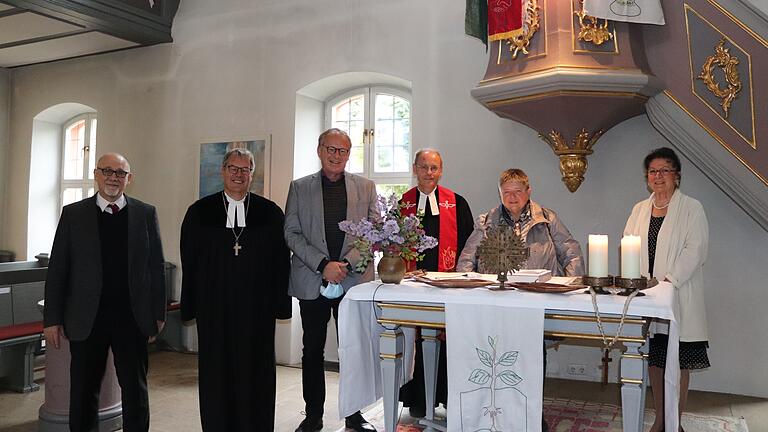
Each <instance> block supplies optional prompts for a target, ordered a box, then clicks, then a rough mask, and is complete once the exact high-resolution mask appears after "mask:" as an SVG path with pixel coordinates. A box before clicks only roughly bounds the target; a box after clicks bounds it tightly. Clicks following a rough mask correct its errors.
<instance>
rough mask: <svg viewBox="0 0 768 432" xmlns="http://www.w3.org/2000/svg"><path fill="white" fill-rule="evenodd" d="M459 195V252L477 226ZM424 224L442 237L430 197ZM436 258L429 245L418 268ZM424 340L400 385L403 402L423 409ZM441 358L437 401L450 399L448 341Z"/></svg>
mask: <svg viewBox="0 0 768 432" xmlns="http://www.w3.org/2000/svg"><path fill="white" fill-rule="evenodd" d="M438 191H439V189H437V190H435V198H437V200H436V201H437V202H440V196H439V195H438ZM454 194H455V195H456V231H457V235H456V240H457V242H456V246H457V255H461V250H462V249H464V245H465V244H466V243H467V239H468V238H469V236H470V235H471V234H472V231H473V229H474V223H475V222H474V219H473V218H472V210H470V208H469V204H468V203H467V200H465V199H464V197H462V196H461V195H459V194H457V193H455V192H454ZM420 195H421V192H418V190H417V193H416V202H418V199H419V196H420ZM421 223H422V225H424V231H425V232H426V234H427V235H428V236H432V237H434V238H436V239H439V238H440V215H437V216H435V215H433V214H432V209H431V207H430V205H429V200H427V206H426V208H424V217H423V218H422V220H421ZM437 258H438V248H436V247H434V248H432V249H427V250H426V251H425V252H424V259H423V260H421V261H418V262H416V268H419V269H424V270H426V271H437ZM422 358H423V353H422V349H421V344H420V343H418V341H417V343H416V354H415V359H414V362H415V364H414V369H413V379H412V380H410V381H408V382H407V383H406V384H405V385H404V386H403V387H402V388H401V389H400V400H401V401H402V402H403V405H405V406H407V407H414V408H416V409H417V410H418V409H423V408H424V404H425V396H424V363H423V360H422ZM438 360H439V362H438V374H437V394H436V396H435V403H436V404H437V403H443V404H445V403H447V402H448V378H447V376H448V375H447V363H446V349H445V343H444V342H443V346H442V347H441V349H440V356H439V359H438Z"/></svg>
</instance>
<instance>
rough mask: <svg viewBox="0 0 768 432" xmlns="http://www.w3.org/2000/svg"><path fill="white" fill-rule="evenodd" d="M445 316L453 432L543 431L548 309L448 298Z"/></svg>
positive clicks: (450, 426)
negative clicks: (452, 300)
mask: <svg viewBox="0 0 768 432" xmlns="http://www.w3.org/2000/svg"><path fill="white" fill-rule="evenodd" d="M445 320H446V328H447V332H446V334H447V338H448V340H447V346H448V358H449V359H450V361H449V362H448V389H449V393H448V432H456V431H462V432H469V431H478V430H489V431H505V432H514V431H520V432H525V431H528V432H539V431H540V430H541V408H542V380H543V375H542V374H543V361H544V359H543V352H542V347H543V340H542V338H543V329H544V309H529V308H518V309H515V310H514V311H510V309H509V308H505V307H500V306H481V305H464V304H452V303H448V302H446V305H445ZM469 322H471V325H468V323H469Z"/></svg>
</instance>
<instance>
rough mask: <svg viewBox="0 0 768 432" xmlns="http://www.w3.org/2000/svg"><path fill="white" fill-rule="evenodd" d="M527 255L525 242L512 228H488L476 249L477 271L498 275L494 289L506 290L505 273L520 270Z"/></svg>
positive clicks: (505, 226)
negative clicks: (496, 285) (496, 286)
mask: <svg viewBox="0 0 768 432" xmlns="http://www.w3.org/2000/svg"><path fill="white" fill-rule="evenodd" d="M529 254H530V251H529V250H528V248H527V247H526V246H525V242H524V241H523V239H522V238H521V237H520V235H519V234H518V233H516V232H515V230H514V229H512V227H510V226H508V225H499V226H497V227H494V228H489V229H488V232H487V233H486V237H485V238H484V239H483V241H481V242H480V245H479V246H478V247H477V256H478V270H479V271H480V272H481V273H496V274H498V276H499V277H498V281H499V287H498V288H496V289H501V290H503V289H506V288H505V287H504V282H506V281H507V272H508V271H512V272H515V271H517V270H520V269H521V268H522V267H523V263H525V261H526V260H527V259H528V256H529Z"/></svg>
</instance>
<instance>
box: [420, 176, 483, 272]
mask: <svg viewBox="0 0 768 432" xmlns="http://www.w3.org/2000/svg"><path fill="white" fill-rule="evenodd" d="M438 191H439V189H437V190H435V198H436V201H437V202H440V196H439V194H438ZM454 194H455V195H456V231H458V232H457V235H456V240H457V241H456V246H457V248H456V256H457V257H458V256H459V255H461V250H462V249H464V245H465V244H466V243H467V239H468V238H469V236H470V235H471V234H472V230H473V229H474V224H475V220H474V219H473V218H472V210H470V209H469V204H467V200H465V199H464V197H462V196H461V195H459V194H457V193H455V192H454ZM420 196H421V192H419V191H418V189H417V190H416V202H418V199H419V197H420ZM421 223H422V225H424V231H426V234H427V235H428V236H432V237H434V238H436V239H440V215H437V216H434V215H432V209H431V208H430V206H429V200H427V206H426V208H424V218H423V219H422V220H421ZM437 255H438V248H436V247H434V248H432V249H427V250H426V251H424V259H423V260H421V261H418V262H417V263H416V268H419V269H424V270H427V271H437Z"/></svg>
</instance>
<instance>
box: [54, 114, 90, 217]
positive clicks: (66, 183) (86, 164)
mask: <svg viewBox="0 0 768 432" xmlns="http://www.w3.org/2000/svg"><path fill="white" fill-rule="evenodd" d="M81 120H84V121H85V128H84V131H83V138H84V141H85V142H84V148H83V149H82V150H83V152H84V154H83V172H82V178H80V179H66V178H64V172H65V169H64V167H65V165H66V161H67V154H66V147H67V129H68V128H70V127H72V125H74V124H75V123H77V122H79V121H81ZM94 120H96V121H97V124H96V136H94V137H93V141H95V142H92V140H91V128H92V127H93V126H92V125H93V121H94ZM98 133H99V126H98V115H97V113H95V112H87V113H82V114H78V115H76V116H74V117H72V118H70V119H69V120H67V121H65V122H64V123H63V124H62V125H61V141H60V149H61V164H60V171H59V172H60V175H59V209H62V208H64V191H65V190H67V189H76V188H80V190H81V191H82V197H83V199H84V198H88V197H89V196H92V195H88V190H89V189H93V193H94V194H95V193H96V192H97V190H96V189H97V188H96V185H95V181H96V180H95V178H88V177H89V173H93V169H94V168H96V165H97V163H96V162H97V161H96V159H95V158H94V166H90V164H91V160H90V155H91V154H92V153H93V154H95V152H96V146H97V143H98ZM94 177H95V176H94Z"/></svg>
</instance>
